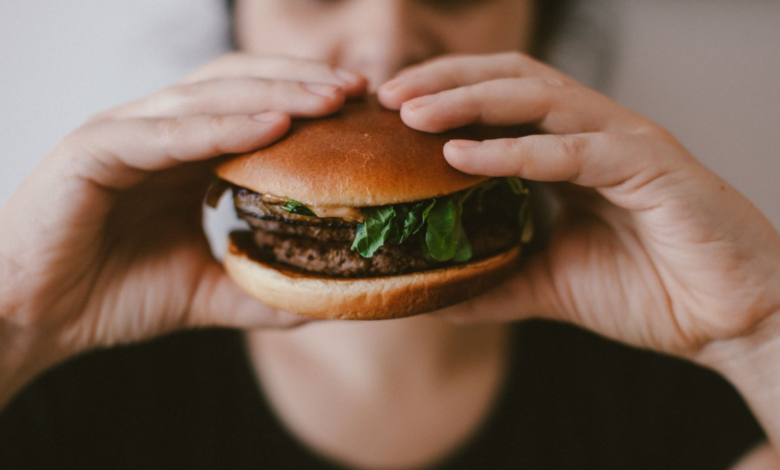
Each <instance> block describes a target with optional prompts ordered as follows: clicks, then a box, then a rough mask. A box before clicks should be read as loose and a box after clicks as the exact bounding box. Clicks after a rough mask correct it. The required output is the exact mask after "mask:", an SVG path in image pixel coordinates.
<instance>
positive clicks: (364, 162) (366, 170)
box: [215, 96, 519, 207]
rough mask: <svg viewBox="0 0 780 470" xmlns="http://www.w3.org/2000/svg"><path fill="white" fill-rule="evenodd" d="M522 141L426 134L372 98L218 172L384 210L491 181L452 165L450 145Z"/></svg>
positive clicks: (285, 191)
mask: <svg viewBox="0 0 780 470" xmlns="http://www.w3.org/2000/svg"><path fill="white" fill-rule="evenodd" d="M517 135H519V133H518V130H517V129H508V128H495V127H484V126H469V127H465V128H461V129H457V130H454V131H449V132H446V133H442V134H427V133H424V132H420V131H416V130H414V129H411V128H410V127H408V126H406V124H404V123H403V121H401V116H400V114H399V113H398V112H397V111H390V110H387V109H385V108H383V107H382V106H380V105H379V102H378V101H377V99H376V97H375V96H369V97H367V98H366V99H364V100H362V101H357V102H349V103H347V104H346V105H345V106H344V108H343V109H342V110H341V111H340V112H339V113H337V114H335V115H333V116H329V117H326V118H322V119H312V120H295V121H293V124H292V128H291V129H290V132H289V134H288V135H287V137H285V138H284V139H283V140H281V141H279V142H277V143H275V144H274V145H271V146H270V147H267V148H264V149H260V150H257V151H255V152H250V153H246V154H242V155H237V156H235V157H231V158H229V159H228V160H226V161H224V162H223V163H220V164H219V165H218V166H217V167H216V169H215V171H216V173H217V175H219V177H220V178H222V179H224V180H226V181H229V182H231V183H233V184H235V185H238V186H242V187H244V188H247V189H251V190H252V191H255V192H257V193H261V194H271V195H274V196H279V197H284V198H290V199H294V200H296V201H299V202H302V203H304V204H308V205H317V206H350V207H367V206H382V205H388V204H398V203H404V202H412V201H418V200H421V199H428V198H434V197H439V196H444V195H447V194H452V193H455V192H458V191H461V190H463V189H466V188H469V187H471V186H474V185H476V184H479V183H481V182H483V181H485V180H486V179H488V178H487V177H484V176H473V175H467V174H465V173H461V172H460V171H457V170H455V169H454V168H452V167H451V166H450V165H449V164H447V161H446V160H445V159H444V153H443V147H444V144H445V143H447V141H449V140H450V139H471V140H485V139H494V138H499V137H510V136H517Z"/></svg>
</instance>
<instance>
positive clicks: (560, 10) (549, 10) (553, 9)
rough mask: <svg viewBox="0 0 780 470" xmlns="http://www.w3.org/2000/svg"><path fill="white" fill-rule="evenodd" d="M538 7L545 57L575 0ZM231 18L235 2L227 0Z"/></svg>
mask: <svg viewBox="0 0 780 470" xmlns="http://www.w3.org/2000/svg"><path fill="white" fill-rule="evenodd" d="M534 2H535V7H536V37H535V38H534V43H533V48H532V51H531V52H532V53H533V54H534V55H535V56H537V57H545V56H546V55H547V53H548V52H549V48H550V45H551V44H552V41H553V39H554V38H555V37H556V35H557V34H558V32H559V31H560V28H561V24H562V23H563V19H564V17H565V15H566V12H567V11H568V10H569V8H570V7H571V4H572V2H573V0H534ZM226 3H227V6H228V9H229V10H230V15H231V18H232V17H233V7H234V6H235V0H226Z"/></svg>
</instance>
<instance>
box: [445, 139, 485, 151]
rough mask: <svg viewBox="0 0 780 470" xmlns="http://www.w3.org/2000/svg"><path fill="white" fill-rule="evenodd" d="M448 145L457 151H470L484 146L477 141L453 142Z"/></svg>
mask: <svg viewBox="0 0 780 470" xmlns="http://www.w3.org/2000/svg"><path fill="white" fill-rule="evenodd" d="M448 143H449V145H450V146H452V147H455V148H457V149H470V148H474V147H479V146H480V145H481V144H482V142H477V141H476V140H451V141H449V142H448Z"/></svg>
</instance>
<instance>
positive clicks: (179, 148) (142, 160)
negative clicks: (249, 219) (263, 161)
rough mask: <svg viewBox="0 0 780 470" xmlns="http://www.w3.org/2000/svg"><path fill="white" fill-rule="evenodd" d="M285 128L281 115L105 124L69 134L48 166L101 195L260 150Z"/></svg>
mask: <svg viewBox="0 0 780 470" xmlns="http://www.w3.org/2000/svg"><path fill="white" fill-rule="evenodd" d="M289 127H290V118H289V116H287V115H285V114H283V113H279V112H270V113H264V114H260V115H256V116H186V117H179V118H169V119H148V118H142V119H131V120H123V121H103V122H99V123H96V124H93V125H90V126H86V127H84V128H82V129H80V130H79V131H77V132H75V133H74V134H71V135H70V136H69V137H68V138H66V139H65V140H64V141H63V142H62V144H61V145H60V146H59V147H58V148H57V149H56V150H55V152H53V153H52V155H51V156H50V158H48V159H47V160H48V161H46V163H47V166H50V167H54V168H55V170H54V171H55V172H56V171H60V172H61V173H63V174H65V175H66V176H72V177H74V178H75V179H76V180H79V181H87V182H91V183H93V184H95V185H96V186H97V187H99V188H102V189H104V190H122V189H126V188H128V187H131V186H133V185H135V184H138V183H140V182H141V181H142V180H143V179H145V178H146V177H147V176H148V175H149V174H150V172H154V171H159V170H164V169H167V168H171V167H173V166H176V165H178V164H180V163H183V162H193V161H200V160H206V159H209V158H212V157H216V156H219V155H224V154H231V153H240V152H247V151H250V150H254V149H257V148H260V147H264V146H266V145H269V144H271V143H273V142H275V141H276V140H278V139H280V138H281V137H282V136H283V135H284V134H285V133H286V132H287V130H288V129H289Z"/></svg>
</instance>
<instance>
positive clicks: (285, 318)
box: [185, 261, 312, 329]
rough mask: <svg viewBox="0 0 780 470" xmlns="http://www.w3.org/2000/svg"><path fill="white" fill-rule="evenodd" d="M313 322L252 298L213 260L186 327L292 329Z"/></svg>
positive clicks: (201, 281)
mask: <svg viewBox="0 0 780 470" xmlns="http://www.w3.org/2000/svg"><path fill="white" fill-rule="evenodd" d="M309 321H312V319H310V318H307V317H305V316H303V315H296V314H294V313H289V312H285V311H282V310H277V309H275V308H272V307H269V306H268V305H265V304H263V303H262V302H260V301H258V300H256V299H254V298H252V297H251V296H249V295H248V294H246V293H245V292H244V291H243V290H241V288H239V287H238V286H237V285H236V284H235V283H234V282H233V281H232V280H231V279H230V277H229V276H228V275H227V274H226V273H225V271H224V269H223V268H222V266H220V265H219V263H217V261H213V262H212V263H211V264H209V265H208V266H207V267H206V269H205V270H204V272H203V275H202V276H201V278H200V282H199V283H198V285H197V288H196V290H195V295H194V296H193V299H192V304H191V307H190V312H189V315H187V317H186V320H185V322H186V325H185V326H189V327H209V326H219V327H228V328H240V329H253V328H290V327H294V326H299V325H302V324H304V323H307V322H309Z"/></svg>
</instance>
